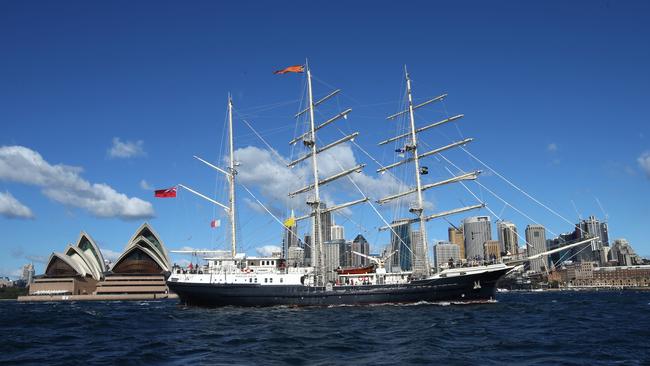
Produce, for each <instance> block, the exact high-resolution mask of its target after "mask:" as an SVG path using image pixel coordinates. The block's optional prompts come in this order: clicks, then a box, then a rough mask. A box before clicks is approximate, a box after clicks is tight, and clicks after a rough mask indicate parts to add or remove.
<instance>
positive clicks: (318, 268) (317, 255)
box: [288, 64, 369, 286]
mask: <svg viewBox="0 0 650 366" xmlns="http://www.w3.org/2000/svg"><path fill="white" fill-rule="evenodd" d="M305 69H306V72H307V97H308V99H309V100H308V103H309V104H308V107H307V108H306V109H304V110H302V111H300V112H298V113H297V114H296V115H295V116H294V117H296V118H297V117H300V116H302V115H303V114H305V113H309V130H308V132H305V133H303V134H302V135H300V136H298V137H296V138H294V139H292V140H291V141H289V144H292V145H293V144H296V143H297V142H298V141H301V140H302V142H303V145H304V146H305V147H307V148H309V153H307V154H305V155H303V156H302V157H299V158H297V159H295V160H293V161H292V162H290V163H289V164H288V166H289V167H290V168H292V167H294V166H295V165H297V164H298V163H300V162H302V161H304V160H307V159H309V158H311V164H312V173H313V179H314V182H313V183H312V184H309V185H307V186H306V187H303V188H301V189H298V190H296V191H294V192H291V193H289V196H290V197H293V196H295V195H297V194H300V193H305V192H308V191H311V190H313V191H314V193H313V196H311V197H309V198H308V199H307V204H308V205H309V206H310V207H311V213H310V214H308V215H305V216H301V217H298V218H296V219H295V220H296V221H300V220H304V219H307V218H310V217H311V218H312V235H313V238H314V240H313V242H312V251H313V258H314V259H315V261H316V263H313V264H312V265H313V266H314V272H315V273H314V275H315V277H314V278H315V281H314V284H315V285H316V286H324V285H325V282H326V278H325V276H326V273H325V251H324V241H323V227H322V225H321V221H322V215H323V214H325V213H328V212H332V211H335V210H339V209H342V208H345V207H350V206H352V205H356V204H358V203H362V202H367V201H368V200H369V198H368V197H365V196H364V197H363V198H361V199H357V200H354V201H351V202H347V203H343V204H339V205H335V206H332V207H327V208H324V207H322V206H321V198H320V186H321V185H323V184H327V183H330V182H332V181H334V180H336V179H339V178H342V177H345V176H348V175H350V174H352V173H354V172H360V171H361V169H362V168H363V167H364V166H365V164H360V165H357V166H354V167H352V168H349V169H347V170H342V171H341V172H338V173H336V174H334V175H332V176H330V177H327V178H323V179H319V174H318V173H319V171H318V154H320V153H322V152H324V151H326V150H329V149H331V148H332V147H334V146H336V145H339V144H342V143H344V142H347V141H351V140H353V139H354V138H355V137H357V136H358V135H359V133H358V132H354V133H352V134H350V135H347V136H345V137H343V138H341V139H338V140H336V141H334V142H332V143H329V144H327V145H325V146H322V147H319V146H318V142H317V138H316V131H318V130H320V129H321V128H323V127H325V126H327V125H329V124H331V123H332V122H334V121H336V120H338V119H341V118H347V115H348V114H349V113H350V112H351V111H352V109H350V108H348V109H346V110H344V111H343V112H340V113H338V114H336V115H335V116H333V117H331V118H329V119H327V120H326V121H324V122H322V123H320V124H318V125H316V120H315V118H314V109H315V107H316V106H318V105H320V104H321V103H323V102H325V101H326V100H328V99H330V98H331V97H333V96H335V95H336V94H338V93H339V92H340V90H338V89H337V90H335V91H333V92H331V93H330V94H328V95H327V96H325V97H323V98H322V99H320V100H318V101H316V102H314V95H313V90H312V75H311V69H309V65H308V64H306V65H305Z"/></svg>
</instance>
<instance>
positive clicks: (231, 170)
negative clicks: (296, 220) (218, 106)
mask: <svg viewBox="0 0 650 366" xmlns="http://www.w3.org/2000/svg"><path fill="white" fill-rule="evenodd" d="M232 106H233V105H232V97H231V96H230V94H228V147H229V164H228V168H227V169H222V168H220V167H218V166H217V165H214V164H212V163H210V162H208V161H206V160H204V159H202V158H200V157H198V156H196V155H195V156H194V158H195V159H196V160H198V161H200V162H202V163H203V164H205V165H207V166H209V167H210V168H212V169H214V170H216V171H218V172H219V173H221V174H223V175H225V176H226V179H227V180H228V186H229V192H228V205H225V204H223V203H221V202H218V201H216V200H214V199H212V198H210V197H208V196H206V195H204V194H202V193H200V192H197V191H196V190H194V189H192V188H189V187H187V186H185V185H183V184H179V185H178V186H179V187H181V188H183V189H185V190H187V191H188V192H190V193H193V194H195V195H197V196H199V197H201V198H203V199H204V200H206V201H209V202H211V203H213V204H215V205H217V206H219V207H221V208H222V209H223V210H224V211H226V214H227V215H228V221H229V223H230V254H231V255H232V257H233V258H235V255H236V254H237V223H236V218H235V176H236V175H237V170H236V169H235V167H236V166H237V164H236V162H235V144H234V137H233V126H232V109H233V108H232Z"/></svg>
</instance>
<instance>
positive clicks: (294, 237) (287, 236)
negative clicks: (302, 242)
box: [282, 210, 298, 258]
mask: <svg viewBox="0 0 650 366" xmlns="http://www.w3.org/2000/svg"><path fill="white" fill-rule="evenodd" d="M291 217H294V214H293V210H291ZM297 246H298V226H297V223H296V222H295V220H294V222H293V225H291V226H285V227H284V235H283V238H282V258H289V255H288V253H289V248H292V247H297Z"/></svg>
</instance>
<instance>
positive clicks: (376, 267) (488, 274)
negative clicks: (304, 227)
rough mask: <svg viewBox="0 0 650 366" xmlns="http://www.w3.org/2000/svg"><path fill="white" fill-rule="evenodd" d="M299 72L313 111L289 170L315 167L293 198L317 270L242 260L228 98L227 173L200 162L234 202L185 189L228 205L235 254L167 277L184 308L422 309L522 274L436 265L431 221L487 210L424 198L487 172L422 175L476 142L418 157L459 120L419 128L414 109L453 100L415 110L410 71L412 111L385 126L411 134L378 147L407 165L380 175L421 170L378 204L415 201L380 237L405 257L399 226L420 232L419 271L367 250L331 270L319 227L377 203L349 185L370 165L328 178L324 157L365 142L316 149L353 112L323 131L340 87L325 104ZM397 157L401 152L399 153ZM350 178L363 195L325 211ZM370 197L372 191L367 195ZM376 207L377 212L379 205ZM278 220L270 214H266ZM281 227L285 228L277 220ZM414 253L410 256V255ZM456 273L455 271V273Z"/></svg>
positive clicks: (466, 297)
mask: <svg viewBox="0 0 650 366" xmlns="http://www.w3.org/2000/svg"><path fill="white" fill-rule="evenodd" d="M292 68H293V69H292V70H289V71H292V72H306V83H307V100H306V101H307V103H306V108H304V109H303V110H301V111H300V112H299V113H297V114H296V116H295V117H296V118H297V117H301V116H302V117H303V118H307V119H308V121H307V122H308V123H307V129H306V131H305V132H304V133H303V134H301V135H299V136H297V137H295V138H293V139H292V140H291V141H290V144H294V145H295V144H298V143H301V144H302V145H303V146H304V148H305V150H306V151H305V154H304V155H302V156H301V157H299V158H297V159H295V160H293V161H291V162H289V163H288V166H289V167H293V166H296V165H297V164H300V163H302V162H304V161H307V160H308V159H309V160H310V162H311V164H310V165H311V172H310V175H311V177H310V178H311V183H310V184H308V185H307V186H306V187H303V188H301V189H299V190H296V191H294V192H288V194H289V195H290V196H296V195H299V194H302V195H303V196H306V197H307V199H306V204H307V206H308V208H309V209H308V214H307V215H304V216H301V217H297V218H293V217H292V218H291V220H292V221H295V222H298V221H303V220H309V221H310V227H311V237H312V240H311V242H310V243H308V244H306V245H309V246H310V251H311V258H310V259H311V261H310V262H311V263H310V264H309V265H308V266H305V265H303V264H302V263H293V264H292V263H288V262H287V258H286V253H285V256H284V257H283V256H274V257H253V256H249V255H246V254H244V253H237V244H238V243H237V234H236V233H237V228H236V226H237V222H236V215H235V211H236V204H235V198H236V197H235V192H236V190H235V187H236V184H237V169H239V167H238V164H237V162H236V161H235V156H234V154H235V150H234V149H235V145H234V144H235V143H234V138H233V101H232V98H231V97H230V96H229V98H228V142H229V157H228V162H229V164H228V167H225V168H223V167H219V166H218V165H217V164H212V163H209V162H207V161H206V160H204V159H201V158H198V157H197V159H199V160H201V161H202V162H203V163H205V164H207V165H208V166H210V167H212V168H213V169H215V170H217V171H218V172H219V173H220V174H222V175H224V176H225V178H226V180H227V182H228V188H229V190H228V191H229V192H228V193H229V200H228V203H227V204H224V203H221V202H218V201H216V200H214V199H212V198H210V197H207V196H205V195H203V194H201V193H199V192H196V191H195V190H193V189H191V188H188V187H186V186H183V185H179V186H180V187H182V188H185V189H187V190H188V191H190V192H192V193H194V194H196V195H199V196H200V197H202V198H204V199H207V200H209V201H210V202H212V203H214V204H215V205H217V206H219V207H221V208H222V209H223V210H224V211H225V213H226V214H227V216H228V221H229V231H230V235H229V236H230V244H231V245H230V251H229V252H228V251H222V252H215V253H213V254H215V255H212V256H209V255H208V256H207V257H206V258H204V259H205V261H206V262H207V263H206V264H204V265H200V266H197V267H193V268H191V269H189V270H187V269H180V268H175V269H174V270H173V271H172V273H171V275H170V276H169V278H168V280H167V283H168V286H169V288H170V290H171V291H173V292H175V293H176V294H177V295H178V296H179V298H180V301H181V302H182V303H184V304H187V305H198V306H276V305H288V306H331V305H363V304H383V303H416V302H460V303H465V302H489V301H492V300H494V299H495V293H496V284H497V281H498V280H499V279H500V278H501V277H503V276H504V275H506V274H507V273H509V272H510V271H512V270H513V268H515V266H516V263H514V262H513V263H509V264H504V263H493V264H479V265H475V266H460V267H459V266H456V267H455V266H450V268H447V269H444V270H440V268H437V266H436V268H433V266H432V264H431V260H430V258H429V248H428V245H427V235H426V223H427V222H429V221H431V220H434V219H439V218H444V217H446V216H450V215H455V214H459V213H462V212H466V211H470V210H475V209H480V208H483V207H485V204H484V203H480V204H476V205H471V206H466V207H461V208H455V209H452V210H448V211H444V212H438V213H431V214H430V213H426V212H425V211H426V210H425V204H424V203H425V201H424V198H423V192H424V191H426V190H429V189H432V188H435V187H439V186H442V185H447V184H453V183H458V182H462V181H465V180H474V179H477V176H478V174H479V173H480V171H474V172H470V173H465V174H460V175H456V176H453V177H451V178H449V179H445V180H442V181H438V182H434V183H429V184H423V182H422V176H423V175H425V174H426V173H427V171H426V169H427V168H426V167H425V166H422V165H421V160H422V159H424V158H426V157H430V156H434V155H436V154H440V153H441V152H443V151H447V150H450V149H453V148H455V147H459V146H463V145H465V144H467V143H469V142H471V141H472V139H471V138H467V139H463V140H460V141H457V142H454V143H451V144H449V145H446V146H442V147H438V148H435V149H432V150H429V151H425V152H423V151H421V150H422V149H421V146H420V144H419V143H418V141H419V140H418V134H419V133H420V132H423V131H425V130H429V129H433V128H436V127H438V126H440V125H443V124H446V123H449V122H453V121H454V120H455V119H458V118H460V117H462V115H459V116H454V117H449V118H446V119H444V120H442V121H439V122H436V123H433V124H429V125H426V126H422V127H418V126H416V122H415V117H414V110H416V109H419V108H422V107H425V106H427V105H430V104H432V103H435V102H438V101H441V100H442V99H443V98H445V97H446V94H444V95H441V96H438V97H435V98H433V99H430V100H427V101H425V102H423V103H419V104H414V103H413V96H412V90H411V79H410V77H409V74H408V72H407V70H406V68H405V70H404V71H405V83H406V99H407V106H406V108H405V109H404V110H402V111H400V112H398V113H395V114H393V115H391V116H388V117H387V119H388V120H393V119H395V118H400V117H401V118H405V119H406V123H407V125H408V128H407V132H406V133H403V134H400V135H397V136H395V137H392V138H389V139H387V140H384V141H382V142H380V143H379V145H386V144H388V143H391V142H397V143H399V144H400V145H399V146H401V148H400V149H398V150H399V152H400V155H401V156H403V159H402V160H399V161H397V162H395V163H392V164H390V165H387V166H381V167H380V168H379V169H378V170H377V173H383V172H387V171H390V170H391V169H393V168H395V167H398V166H400V165H405V164H412V165H413V168H414V169H413V170H414V171H415V177H414V182H415V185H414V186H412V187H411V188H409V189H407V190H405V191H403V192H400V193H396V194H393V195H390V196H387V197H382V198H379V199H377V200H376V201H375V203H377V204H384V203H388V202H390V201H393V200H398V199H404V198H405V197H407V196H409V197H413V196H414V197H415V201H414V202H411V203H409V207H408V211H409V213H410V214H411V215H412V216H411V217H407V218H403V219H398V220H393V221H392V222H391V223H388V222H387V220H385V219H384V218H383V217H381V215H380V214H379V212H378V211H377V210H376V209H375V212H376V213H377V214H378V215H379V216H380V218H381V220H382V221H383V223H384V226H382V227H381V228H380V230H384V231H389V232H391V233H392V234H394V235H393V237H394V238H397V240H399V241H402V243H398V245H397V247H398V250H400V249H402V250H404V249H403V248H405V247H407V246H406V245H400V244H404V243H403V239H401V236H400V235H398V233H397V232H396V228H399V227H400V226H401V225H405V224H408V225H417V226H418V227H419V228H418V230H419V235H417V236H416V237H415V238H416V242H412V243H411V245H410V246H409V247H408V248H407V250H409V251H410V252H411V253H410V255H411V256H412V259H413V260H412V270H408V271H405V270H402V269H400V268H399V267H398V268H397V270H395V269H394V268H387V265H386V264H387V263H386V262H387V261H388V260H389V258H388V257H389V256H391V255H394V254H395V251H393V252H392V253H389V254H387V255H385V256H383V257H373V256H369V255H367V254H364V253H358V252H356V251H353V252H352V255H355V256H361V257H364V258H366V261H365V262H367V263H369V265H366V266H362V267H359V268H337V269H333V268H331V266H328V265H327V263H326V262H328V255H332V254H331V253H328V250H327V249H326V248H325V246H324V244H325V235H324V233H323V225H322V222H321V221H322V220H323V217H324V215H326V214H328V213H331V212H334V211H337V210H341V209H344V208H347V207H351V206H353V205H357V204H362V203H366V202H368V203H370V204H371V205H372V202H370V198H369V196H368V195H366V194H365V193H364V192H362V191H361V189H359V186H358V185H357V184H356V183H355V182H354V180H353V179H352V177H351V176H352V174H353V173H355V172H359V171H361V169H363V168H364V164H359V165H356V166H354V167H352V168H350V169H343V168H342V167H341V171H340V172H338V173H336V174H334V175H332V176H329V177H321V175H320V174H319V167H318V164H319V159H318V158H317V157H318V156H319V154H321V153H323V152H325V151H327V150H329V149H331V148H332V147H334V146H337V145H339V144H343V143H345V142H349V141H353V139H354V138H355V137H356V136H358V135H359V133H358V132H354V133H352V134H349V135H346V136H344V137H343V138H340V139H338V140H336V141H334V142H331V143H328V144H326V145H319V140H318V139H317V133H318V132H319V131H320V130H321V129H323V128H325V127H327V126H328V125H331V124H332V123H334V122H336V121H337V120H340V119H342V118H347V115H348V114H349V113H350V112H351V109H346V110H344V111H342V112H340V113H338V114H336V115H334V116H333V117H331V118H329V119H327V120H326V121H324V122H322V123H320V124H317V123H316V121H315V118H314V114H315V108H316V107H317V106H318V105H320V104H322V103H324V102H326V101H327V100H328V99H330V98H331V97H332V96H334V95H336V94H337V93H338V92H340V90H335V91H333V92H331V93H330V94H328V95H327V96H325V97H324V98H322V99H320V100H317V101H314V98H313V92H312V74H311V70H310V69H309V67H308V65H304V66H293V67H292ZM396 151H397V150H396ZM342 178H347V179H349V181H350V183H351V186H353V187H354V188H356V189H357V190H358V191H359V193H360V194H361V198H359V199H356V200H353V201H350V202H347V203H342V204H337V205H330V206H329V207H326V206H325V205H324V204H323V198H322V195H321V190H320V188H321V186H323V185H325V184H328V183H330V182H333V181H335V180H338V179H342ZM370 193H371V194H372V192H370ZM373 208H374V206H373ZM267 212H268V213H269V214H271V215H273V214H272V213H271V211H269V210H267ZM274 218H275V220H276V221H277V222H279V223H281V224H285V223H283V222H282V221H281V220H279V219H278V218H277V217H275V216H274ZM295 227H296V226H295V225H287V228H286V230H289V231H290V234H291V235H296V236H297V233H295V232H293V231H291V230H296V229H295ZM411 248H412V249H411ZM454 267H455V268H454Z"/></svg>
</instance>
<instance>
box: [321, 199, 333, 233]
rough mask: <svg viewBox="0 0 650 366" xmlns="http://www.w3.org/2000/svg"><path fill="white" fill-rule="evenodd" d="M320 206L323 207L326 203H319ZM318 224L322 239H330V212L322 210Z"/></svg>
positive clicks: (325, 206)
mask: <svg viewBox="0 0 650 366" xmlns="http://www.w3.org/2000/svg"><path fill="white" fill-rule="evenodd" d="M320 208H321V210H322V209H325V208H327V205H326V204H325V203H322V202H321V204H320ZM320 217H321V219H320V225H321V228H322V231H323V241H330V240H332V224H333V222H332V213H331V212H323V213H321V214H320Z"/></svg>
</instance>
